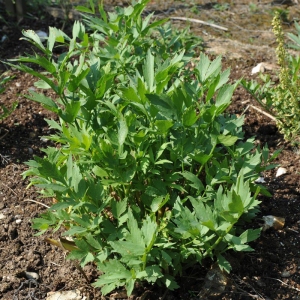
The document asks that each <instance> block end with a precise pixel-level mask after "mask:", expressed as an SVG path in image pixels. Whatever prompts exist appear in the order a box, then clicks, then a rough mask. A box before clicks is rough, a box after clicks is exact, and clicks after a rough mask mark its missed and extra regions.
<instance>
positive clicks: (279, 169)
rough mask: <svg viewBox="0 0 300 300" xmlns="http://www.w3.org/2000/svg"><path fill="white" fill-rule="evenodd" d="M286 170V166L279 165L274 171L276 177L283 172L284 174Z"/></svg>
mask: <svg viewBox="0 0 300 300" xmlns="http://www.w3.org/2000/svg"><path fill="white" fill-rule="evenodd" d="M286 172H287V169H286V168H282V167H280V168H278V170H277V172H276V177H279V176H281V175H283V174H286Z"/></svg>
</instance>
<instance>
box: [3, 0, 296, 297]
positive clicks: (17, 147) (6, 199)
mask: <svg viewBox="0 0 300 300" xmlns="http://www.w3.org/2000/svg"><path fill="white" fill-rule="evenodd" d="M116 2H117V1H116ZM116 2H114V3H116ZM118 2H120V1H118ZM157 2H159V1H157ZM186 2H188V1H186ZM190 2H192V1H190ZM224 2H225V1H224ZM227 2H228V3H227V4H228V5H229V6H227V9H224V10H223V9H222V8H220V6H219V7H217V6H215V5H216V4H220V5H223V4H222V3H220V1H219V3H213V2H212V1H194V2H193V4H191V5H186V3H185V1H175V2H174V1H164V3H163V4H159V5H157V4H156V3H155V1H153V3H152V4H151V6H150V8H149V10H150V9H154V10H155V11H156V14H157V16H158V17H160V16H162V15H165V14H166V15H174V16H185V17H194V18H198V19H201V20H206V21H212V20H213V21H214V23H215V24H219V25H221V26H224V27H228V32H224V31H220V30H214V29H212V28H210V27H208V26H207V27H204V26H200V25H198V24H197V25H195V24H193V25H192V29H193V32H194V34H197V35H200V36H202V37H203V38H204V40H205V43H206V50H205V51H206V52H208V53H210V54H219V53H222V54H223V55H224V59H223V63H224V68H225V67H228V66H230V67H231V69H232V72H231V79H232V80H235V79H239V78H241V77H244V78H248V79H249V78H251V77H253V76H251V75H250V74H251V69H252V68H253V67H254V66H255V65H256V64H257V63H259V62H262V61H264V62H269V63H274V61H275V57H274V49H273V48H272V47H273V46H275V44H274V42H273V38H272V35H271V31H270V29H271V27H270V23H269V21H270V20H271V11H272V10H273V9H274V5H271V2H270V1H264V3H261V2H259V3H258V2H255V1H253V2H255V3H254V4H255V5H256V7H257V10H255V11H251V7H250V6H249V3H248V1H231V2H232V3H230V1H227ZM233 2H235V4H233ZM195 3H196V4H195ZM197 3H199V4H197ZM201 3H202V4H201ZM195 7H196V13H195V11H194V12H193V11H192V9H193V8H195ZM280 7H281V8H283V9H289V11H290V12H293V14H294V12H295V11H297V10H298V9H299V5H295V6H291V7H287V6H280ZM217 8H218V9H217ZM223 8H224V6H223ZM225 8H226V7H225ZM253 9H254V8H253ZM197 12H198V13H197ZM293 14H292V13H291V14H290V16H289V20H292V18H293ZM295 15H296V14H295ZM247 17H248V18H247ZM261 19H263V20H264V21H263V22H261V23H260V21H261ZM174 23H179V21H174ZM232 23H233V24H234V25H230V24H232ZM48 25H50V26H54V25H55V26H61V25H62V23H61V21H59V20H55V19H54V18H53V17H46V18H45V19H44V20H42V21H38V22H37V20H34V19H33V20H28V19H25V20H24V21H23V22H22V23H21V26H22V27H23V28H24V29H28V28H30V29H35V30H37V29H40V30H45V31H46V30H47V26H48ZM239 27H241V28H243V29H241V28H239ZM286 29H287V30H290V31H291V30H292V29H293V28H292V27H290V28H288V25H287V28H286ZM0 34H1V35H3V34H6V35H7V36H8V37H9V38H8V39H7V40H6V41H4V42H3V43H1V44H0V57H1V59H5V58H9V57H14V56H17V55H19V54H23V52H24V51H25V52H26V51H29V49H30V47H28V45H27V44H25V43H23V42H22V43H21V42H20V41H19V40H18V38H19V37H20V28H18V27H15V28H10V27H8V26H7V25H2V26H1V28H0ZM232 39H234V40H232ZM1 68H2V70H3V69H4V67H3V65H1ZM11 74H13V75H14V76H15V78H14V79H13V81H11V82H10V83H9V84H8V85H7V90H6V92H5V93H4V94H2V95H0V103H5V104H6V105H9V104H11V103H12V102H13V101H15V100H17V101H18V102H19V105H18V108H17V109H16V111H15V112H14V113H13V114H12V116H10V117H9V118H7V119H6V120H5V121H3V122H2V124H0V130H1V132H0V270H1V271H0V298H1V299H7V300H11V299H45V298H46V293H48V292H50V291H58V290H71V289H79V290H80V292H81V295H82V296H87V297H88V299H109V297H107V298H101V296H100V294H99V291H98V290H94V289H93V288H91V287H90V286H89V285H88V284H87V283H86V282H85V280H84V278H83V277H82V275H81V274H80V273H79V272H78V271H77V270H76V268H75V267H74V266H73V265H72V264H70V262H69V261H67V262H66V261H65V260H64V253H63V252H62V251H60V250H58V249H56V248H55V247H53V246H50V245H48V244H46V243H45V242H44V241H43V238H42V237H34V236H33V234H34V231H33V230H32V229H31V221H30V220H31V219H32V218H34V217H36V216H38V214H40V213H41V212H42V211H43V210H44V209H45V207H44V206H42V205H41V204H37V203H35V202H34V201H38V202H43V203H44V204H46V205H50V204H51V203H50V202H51V200H50V199H49V200H41V199H39V198H37V197H38V196H37V194H36V193H35V190H34V188H29V189H26V185H27V183H28V182H27V181H23V180H22V178H21V175H20V174H21V173H22V172H23V171H24V170H26V166H25V165H24V162H25V161H28V160H29V159H31V158H32V156H33V155H34V154H37V155H38V154H40V150H39V149H40V148H42V147H46V146H47V142H45V141H42V140H41V139H40V137H41V136H43V135H47V134H49V131H48V128H47V126H46V123H45V121H44V118H51V117H53V116H51V115H50V114H49V113H48V112H47V111H45V110H43V109H42V108H41V107H40V106H39V105H37V104H35V103H33V102H30V101H28V100H26V98H25V97H24V96H23V94H24V93H26V92H27V91H28V89H30V88H32V87H33V83H34V81H35V80H34V79H33V78H32V77H31V76H29V75H24V74H21V73H19V72H18V71H12V73H11ZM272 76H273V75H272ZM250 104H251V105H254V106H257V103H256V102H254V100H253V99H252V98H251V97H250V96H249V95H248V94H247V93H246V92H245V91H244V90H243V89H242V88H241V87H239V88H238V89H237V91H236V93H235V95H234V97H233V103H232V105H231V107H230V109H229V111H230V112H231V113H235V114H242V113H244V114H245V126H244V129H245V132H246V135H247V136H256V143H257V144H258V145H260V146H263V145H264V144H265V143H267V144H268V145H269V148H270V149H271V151H272V152H273V151H275V150H277V149H279V148H282V149H283V150H282V152H281V154H280V156H279V157H278V159H277V161H276V162H277V163H279V164H280V165H281V166H282V167H284V168H286V169H287V174H285V175H282V176H280V177H276V176H275V173H276V170H273V171H271V172H268V173H266V174H264V178H265V181H266V183H265V185H266V186H267V187H268V188H269V190H270V192H271V193H272V195H273V196H272V197H271V198H265V197H261V198H260V200H261V201H262V204H261V214H260V215H259V216H258V218H257V219H256V220H255V222H254V223H253V224H252V226H253V227H259V226H261V224H262V220H261V217H262V216H265V215H274V216H278V217H283V218H285V226H284V228H283V229H282V230H274V229H270V230H268V231H266V232H264V233H262V235H261V237H260V238H259V239H258V240H257V241H255V242H253V243H252V245H251V246H252V247H253V248H254V249H255V252H252V253H248V254H247V253H246V254H244V255H236V254H234V253H232V254H229V256H228V259H229V260H230V261H231V262H232V265H233V271H232V273H231V274H230V275H229V276H228V283H227V286H226V289H225V291H224V292H223V293H222V294H221V295H219V296H217V297H216V299H226V300H227V299H228V300H229V299H274V300H276V299H300V275H299V269H300V247H299V235H300V234H299V230H300V229H299V226H300V205H299V201H300V184H299V179H300V176H299V170H300V163H299V158H300V157H299V151H297V150H296V149H294V148H293V147H292V146H291V145H289V144H288V143H286V142H284V140H283V138H282V136H281V135H280V134H279V133H278V131H277V128H276V126H275V124H274V123H273V121H272V120H270V119H269V118H267V117H266V116H265V115H264V114H262V113H259V112H258V111H256V110H254V109H251V108H250V109H247V110H246V108H247V106H248V105H250ZM210 264H211V263H210V262H207V264H206V262H205V265H204V266H203V267H197V266H196V267H195V268H194V269H193V270H189V271H188V272H187V273H186V274H184V276H183V277H182V278H181V279H180V285H181V288H180V289H179V290H178V291H176V292H175V293H172V292H169V293H168V294H166V295H165V299H169V300H171V299H172V300H173V299H174V300H175V299H189V300H191V299H199V292H200V291H201V289H202V287H203V283H204V277H205V275H206V273H207V271H208V270H209V268H210ZM25 271H26V272H35V273H38V274H39V280H38V285H37V283H36V282H35V281H32V280H31V281H30V280H28V279H29V278H28V277H26V274H25V273H24V272H25ZM85 271H86V274H87V276H88V278H89V279H90V280H94V279H95V277H96V275H97V274H96V271H95V268H93V266H87V267H86V268H85ZM27 276H28V274H27ZM164 292H165V291H164V290H158V289H157V288H156V289H151V288H149V289H145V290H143V289H142V288H140V289H138V290H137V293H136V295H135V297H133V298H134V299H140V300H147V299H159V298H160V297H162V295H164ZM122 297H124V296H122V294H115V295H114V296H112V298H111V299H116V298H122ZM201 299H206V296H202V298H201ZM207 299H208V298H207Z"/></svg>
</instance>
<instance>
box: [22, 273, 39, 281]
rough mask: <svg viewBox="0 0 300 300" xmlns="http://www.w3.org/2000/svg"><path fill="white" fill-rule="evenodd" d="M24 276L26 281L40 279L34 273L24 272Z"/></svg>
mask: <svg viewBox="0 0 300 300" xmlns="http://www.w3.org/2000/svg"><path fill="white" fill-rule="evenodd" d="M25 276H26V277H27V278H28V279H34V280H39V278H40V276H39V274H38V273H35V272H25Z"/></svg>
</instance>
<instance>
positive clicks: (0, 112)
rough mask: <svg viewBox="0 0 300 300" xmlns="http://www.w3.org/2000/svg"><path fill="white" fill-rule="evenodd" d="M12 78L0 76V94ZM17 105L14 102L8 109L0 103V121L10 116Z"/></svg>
mask: <svg viewBox="0 0 300 300" xmlns="http://www.w3.org/2000/svg"><path fill="white" fill-rule="evenodd" d="M12 78H13V77H12V76H4V74H2V75H1V76H0V94H2V93H3V92H4V91H5V87H4V85H5V84H6V83H7V82H8V81H10V80H11V79H12ZM17 105H18V103H17V102H14V103H13V104H12V106H11V107H10V108H7V106H5V105H4V104H1V103H0V121H2V120H3V119H5V118H7V117H8V116H9V115H11V114H12V112H13V111H14V110H15V109H16V107H17Z"/></svg>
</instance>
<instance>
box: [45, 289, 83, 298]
mask: <svg viewBox="0 0 300 300" xmlns="http://www.w3.org/2000/svg"><path fill="white" fill-rule="evenodd" d="M58 299H59V300H82V299H83V297H82V296H80V291H79V290H72V291H61V292H50V293H48V294H47V298H46V300H58Z"/></svg>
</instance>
